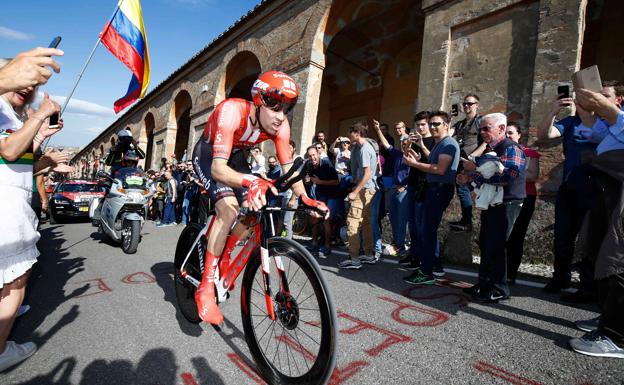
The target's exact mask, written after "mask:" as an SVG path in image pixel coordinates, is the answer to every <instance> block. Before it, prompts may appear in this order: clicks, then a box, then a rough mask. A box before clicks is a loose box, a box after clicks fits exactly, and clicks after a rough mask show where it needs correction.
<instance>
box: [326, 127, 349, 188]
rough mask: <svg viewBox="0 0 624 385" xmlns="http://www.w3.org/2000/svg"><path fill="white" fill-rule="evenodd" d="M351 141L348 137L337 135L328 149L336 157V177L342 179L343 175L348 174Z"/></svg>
mask: <svg viewBox="0 0 624 385" xmlns="http://www.w3.org/2000/svg"><path fill="white" fill-rule="evenodd" d="M350 148H351V141H350V140H349V138H347V137H344V136H339V137H337V138H336V140H335V141H334V143H332V145H331V146H330V148H329V150H330V151H331V152H333V153H334V155H335V157H336V162H335V168H336V172H337V173H338V177H340V179H341V180H342V178H343V177H345V176H347V175H349V165H350V163H351V150H350Z"/></svg>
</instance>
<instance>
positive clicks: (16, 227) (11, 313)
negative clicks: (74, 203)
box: [0, 62, 62, 371]
mask: <svg viewBox="0 0 624 385" xmlns="http://www.w3.org/2000/svg"><path fill="white" fill-rule="evenodd" d="M9 63H11V62H9ZM2 64H7V63H6V62H5V63H2ZM2 64H0V65H2ZM35 95H36V86H28V87H26V88H24V89H21V90H16V91H11V92H6V93H4V94H2V95H1V96H0V217H1V218H3V220H2V221H0V234H2V237H0V371H3V370H5V369H7V368H9V367H11V366H13V365H15V364H17V363H19V362H21V361H23V360H24V359H26V358H28V357H30V356H31V355H32V354H34V353H35V351H36V350H37V347H36V346H35V344H34V343H32V342H26V343H23V344H17V343H15V342H13V341H7V339H8V336H9V333H10V331H11V328H12V326H13V321H14V320H15V315H16V313H17V309H18V308H19V306H20V305H21V303H22V301H23V299H24V292H25V289H26V283H27V280H28V275H29V273H30V269H31V267H32V265H34V264H35V262H37V257H38V256H39V251H38V250H37V246H36V243H37V241H38V240H39V233H38V232H37V218H36V216H35V213H34V212H33V210H32V208H31V207H30V201H31V197H32V191H33V151H35V150H36V149H37V148H38V147H39V145H40V144H41V142H43V140H44V139H45V138H46V137H48V136H51V135H53V134H55V133H56V132H58V131H59V129H60V128H59V129H50V128H49V127H48V125H47V120H48V117H49V116H50V115H52V114H54V113H58V112H59V111H60V109H61V108H60V106H59V105H58V104H57V103H55V102H54V101H52V100H51V99H50V98H49V96H48V95H47V94H45V96H44V99H43V101H42V102H41V103H40V105H39V108H38V109H37V110H33V109H31V108H29V106H30V103H31V102H32V101H33V99H34V98H35ZM61 127H62V122H61Z"/></svg>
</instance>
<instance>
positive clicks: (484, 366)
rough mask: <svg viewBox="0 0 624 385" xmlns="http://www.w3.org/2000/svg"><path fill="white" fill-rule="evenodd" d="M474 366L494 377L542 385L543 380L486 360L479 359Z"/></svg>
mask: <svg viewBox="0 0 624 385" xmlns="http://www.w3.org/2000/svg"><path fill="white" fill-rule="evenodd" d="M473 366H474V368H475V369H477V370H478V371H479V372H481V373H487V374H489V375H491V376H492V377H497V378H500V379H502V380H505V381H507V382H509V383H510V384H514V385H542V383H541V382H537V381H533V380H529V379H528V378H524V377H520V376H518V375H516V374H513V373H511V372H508V371H506V370H505V369H502V368H499V367H497V366H494V365H492V364H490V363H487V362H485V361H477V362H475V363H474V365H473Z"/></svg>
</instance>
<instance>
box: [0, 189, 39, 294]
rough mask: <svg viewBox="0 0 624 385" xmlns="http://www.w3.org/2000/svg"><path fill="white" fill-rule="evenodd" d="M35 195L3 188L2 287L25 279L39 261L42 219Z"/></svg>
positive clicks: (0, 210) (0, 215) (0, 222)
mask: <svg viewBox="0 0 624 385" xmlns="http://www.w3.org/2000/svg"><path fill="white" fill-rule="evenodd" d="M31 197H32V192H28V191H26V190H24V189H21V188H19V187H13V186H2V185H0V234H1V235H0V288H2V287H3V286H4V285H5V284H8V283H11V282H13V281H14V280H15V279H17V278H19V277H21V276H22V275H24V273H26V272H27V271H28V270H30V268H31V267H32V266H33V265H34V264H35V262H37V257H38V256H39V250H37V241H38V240H39V232H37V223H38V219H37V218H36V215H35V213H34V211H33V210H32V208H31V207H30V200H31Z"/></svg>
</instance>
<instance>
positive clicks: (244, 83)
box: [222, 51, 261, 100]
mask: <svg viewBox="0 0 624 385" xmlns="http://www.w3.org/2000/svg"><path fill="white" fill-rule="evenodd" d="M260 72H261V68H260V61H259V60H258V58H257V57H256V55H254V54H253V53H252V52H249V51H242V52H239V53H237V54H236V56H234V57H233V58H232V60H230V62H229V63H228V65H227V66H226V69H225V75H224V76H225V81H224V82H223V87H224V89H223V93H222V95H225V97H226V98H241V99H246V100H251V86H252V85H253V83H254V81H255V80H256V79H257V78H258V75H259V74H260Z"/></svg>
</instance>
